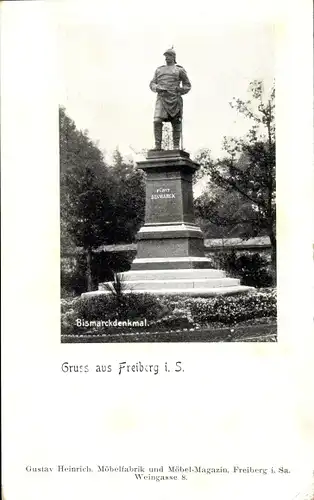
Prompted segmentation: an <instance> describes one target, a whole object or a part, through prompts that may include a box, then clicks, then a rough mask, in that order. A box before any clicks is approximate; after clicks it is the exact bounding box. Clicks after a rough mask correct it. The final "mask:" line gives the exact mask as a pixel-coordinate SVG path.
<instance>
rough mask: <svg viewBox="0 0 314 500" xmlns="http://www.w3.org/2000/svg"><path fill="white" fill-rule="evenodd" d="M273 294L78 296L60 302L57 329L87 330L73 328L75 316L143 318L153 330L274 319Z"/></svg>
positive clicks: (271, 291)
mask: <svg viewBox="0 0 314 500" xmlns="http://www.w3.org/2000/svg"><path fill="white" fill-rule="evenodd" d="M276 297H277V294H276V290H275V289H260V290H253V291H252V292H249V293H246V294H238V295H230V296H216V297H205V298H199V297H188V296H182V295H181V296H180V295H178V296H163V297H158V296H155V295H152V294H132V293H131V294H124V295H123V302H119V301H117V300H116V297H115V296H114V295H112V294H100V295H95V296H91V297H86V298H85V297H84V298H82V297H79V298H76V299H74V300H73V299H67V300H63V301H62V308H61V329H62V334H63V335H65V334H74V335H75V334H82V333H84V332H85V333H86V332H87V331H91V328H88V329H86V328H85V329H84V328H78V327H76V326H75V322H76V319H77V318H80V319H83V320H87V321H93V320H101V319H111V320H115V319H118V320H122V321H123V320H128V319H130V320H140V319H146V320H147V323H148V325H147V331H157V332H158V331H161V332H162V331H166V330H167V329H168V330H169V329H186V328H204V327H211V326H214V325H235V324H237V323H239V322H242V321H247V320H251V321H256V320H257V319H258V318H264V319H265V318H275V317H276V311H277V308H276ZM94 331H95V330H94ZM108 331H109V333H112V332H113V331H114V330H112V329H111V330H110V329H109V330H108V329H106V328H103V329H100V330H99V329H98V328H97V333H98V334H101V333H108ZM156 341H158V338H157V339H156Z"/></svg>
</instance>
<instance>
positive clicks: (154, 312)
mask: <svg viewBox="0 0 314 500" xmlns="http://www.w3.org/2000/svg"><path fill="white" fill-rule="evenodd" d="M78 305H79V310H78V314H79V317H80V318H82V319H85V320H95V319H97V320H98V319H112V320H114V319H118V320H127V319H130V320H132V319H134V320H137V319H141V318H142V319H147V321H153V320H156V319H158V318H159V317H161V316H163V315H164V314H165V311H166V310H167V309H166V308H167V306H165V305H164V304H163V303H162V302H161V301H160V300H159V299H158V297H156V296H155V295H152V294H134V293H125V294H122V296H119V298H118V300H117V296H116V295H115V294H114V293H113V294H111V293H108V294H99V295H95V296H91V297H82V299H81V300H80V302H78Z"/></svg>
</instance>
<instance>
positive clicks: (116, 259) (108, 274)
mask: <svg viewBox="0 0 314 500" xmlns="http://www.w3.org/2000/svg"><path fill="white" fill-rule="evenodd" d="M132 259H133V253H132V251H125V252H98V253H96V252H94V253H93V254H92V263H91V271H92V279H93V289H94V290H97V288H98V284H99V283H102V282H106V281H110V280H112V279H113V275H114V273H115V272H123V271H128V270H129V269H130V263H131V262H132ZM68 261H71V265H69V264H68ZM86 291H87V287H86V256H85V254H76V255H75V257H68V258H66V257H63V258H62V259H61V295H62V297H66V296H68V295H71V294H72V295H80V294H81V293H84V292H86Z"/></svg>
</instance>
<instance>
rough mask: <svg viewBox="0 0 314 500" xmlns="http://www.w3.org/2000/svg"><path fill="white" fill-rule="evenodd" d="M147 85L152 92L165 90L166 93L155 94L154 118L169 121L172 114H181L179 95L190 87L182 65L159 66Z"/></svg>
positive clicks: (181, 101) (185, 92)
mask: <svg viewBox="0 0 314 500" xmlns="http://www.w3.org/2000/svg"><path fill="white" fill-rule="evenodd" d="M149 86H150V89H151V90H152V91H153V92H158V90H166V93H163V94H158V95H157V100H156V106H155V114H154V120H162V121H169V120H171V119H172V118H173V117H174V116H177V115H178V116H180V117H181V116H182V110H183V100H182V97H181V96H182V95H183V94H187V93H188V92H189V90H190V89H191V82H190V80H189V78H188V75H187V73H186V71H185V69H184V68H182V66H179V65H178V64H173V65H170V66H167V65H165V66H159V68H157V69H156V71H155V75H154V78H153V79H152V81H151V82H150V85H149Z"/></svg>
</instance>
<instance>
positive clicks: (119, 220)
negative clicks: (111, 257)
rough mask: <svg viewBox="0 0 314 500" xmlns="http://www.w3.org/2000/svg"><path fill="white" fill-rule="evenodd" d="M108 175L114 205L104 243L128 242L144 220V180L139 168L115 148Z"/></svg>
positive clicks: (133, 237) (132, 239)
mask: <svg viewBox="0 0 314 500" xmlns="http://www.w3.org/2000/svg"><path fill="white" fill-rule="evenodd" d="M110 174H111V176H112V177H113V179H114V189H113V190H112V192H111V193H110V196H111V202H112V205H113V207H114V210H113V213H112V223H111V226H110V227H109V228H108V233H107V239H106V241H107V243H118V242H124V243H128V242H132V241H134V239H135V234H136V233H137V231H138V230H139V228H140V226H141V224H142V223H143V221H144V212H145V180H144V173H143V171H142V170H140V169H137V168H135V167H134V165H133V163H131V162H128V161H126V160H125V159H123V157H122V155H121V153H120V151H119V149H118V148H117V149H116V150H115V152H114V154H113V165H112V166H111V167H110Z"/></svg>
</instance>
